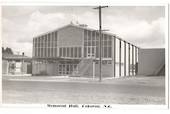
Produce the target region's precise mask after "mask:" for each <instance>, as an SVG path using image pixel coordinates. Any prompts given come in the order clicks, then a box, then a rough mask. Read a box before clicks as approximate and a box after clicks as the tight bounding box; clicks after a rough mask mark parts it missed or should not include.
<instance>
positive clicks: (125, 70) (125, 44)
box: [124, 41, 126, 76]
mask: <svg viewBox="0 0 170 114" xmlns="http://www.w3.org/2000/svg"><path fill="white" fill-rule="evenodd" d="M124 76H126V42H125V41H124Z"/></svg>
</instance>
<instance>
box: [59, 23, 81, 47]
mask: <svg viewBox="0 0 170 114" xmlns="http://www.w3.org/2000/svg"><path fill="white" fill-rule="evenodd" d="M83 33H84V32H83V30H82V29H80V28H77V27H73V26H68V27H66V28H63V29H60V30H59V31H58V41H57V46H59V47H60V46H65V47H68V46H82V45H83Z"/></svg>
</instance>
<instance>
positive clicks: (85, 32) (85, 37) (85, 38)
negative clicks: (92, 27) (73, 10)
mask: <svg viewBox="0 0 170 114" xmlns="http://www.w3.org/2000/svg"><path fill="white" fill-rule="evenodd" d="M84 41H87V30H84Z"/></svg>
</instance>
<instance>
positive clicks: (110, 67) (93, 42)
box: [32, 23, 138, 78]
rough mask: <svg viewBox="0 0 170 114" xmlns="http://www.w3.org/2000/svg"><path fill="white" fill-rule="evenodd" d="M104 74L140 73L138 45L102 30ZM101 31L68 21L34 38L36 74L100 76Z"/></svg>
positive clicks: (107, 75) (115, 75) (114, 75)
mask: <svg viewBox="0 0 170 114" xmlns="http://www.w3.org/2000/svg"><path fill="white" fill-rule="evenodd" d="M101 37H102V39H101V41H102V50H101V55H102V76H103V77H120V76H127V75H128V76H129V75H136V74H137V72H136V67H137V66H136V65H137V62H138V54H137V53H138V47H137V46H135V45H133V44H131V43H129V42H127V41H125V40H123V39H121V38H119V37H117V36H116V35H114V34H111V33H106V32H102V34H101ZM99 47H100V41H99V31H97V30H95V29H91V28H88V27H87V26H81V25H74V24H72V23H71V24H68V25H66V26H64V27H61V28H58V29H55V30H53V31H50V32H47V33H44V34H40V35H38V36H36V37H34V38H33V58H32V59H33V63H32V64H33V67H32V73H33V75H48V76H65V75H68V76H80V77H82V76H83V77H93V78H94V77H96V76H99V55H100V48H99Z"/></svg>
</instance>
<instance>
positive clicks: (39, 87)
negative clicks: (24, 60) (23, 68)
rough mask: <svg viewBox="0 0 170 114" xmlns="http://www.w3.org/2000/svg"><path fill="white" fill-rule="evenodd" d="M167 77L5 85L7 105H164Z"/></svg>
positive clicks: (33, 82)
mask: <svg viewBox="0 0 170 114" xmlns="http://www.w3.org/2000/svg"><path fill="white" fill-rule="evenodd" d="M164 81H165V79H164V77H149V78H148V77H141V78H140V77H139V78H122V79H111V80H105V81H103V82H102V83H100V82H96V81H91V82H87V81H79V80H76V81H75V80H74V81H38V79H37V80H34V81H32V80H29V81H27V80H9V79H4V80H3V81H2V87H3V94H2V95H3V99H2V100H3V103H24V104H25V103H26V104H27V103H28V104H32V103H34V104H41V103H43V104H44V103H45V104H47V103H55V104H58V103H59V104H61V103H62V104H63V103H72V104H73V103H75V104H77V103H78V104H84V103H86V104H164V103H165V86H164Z"/></svg>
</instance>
